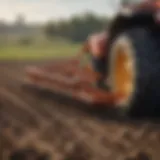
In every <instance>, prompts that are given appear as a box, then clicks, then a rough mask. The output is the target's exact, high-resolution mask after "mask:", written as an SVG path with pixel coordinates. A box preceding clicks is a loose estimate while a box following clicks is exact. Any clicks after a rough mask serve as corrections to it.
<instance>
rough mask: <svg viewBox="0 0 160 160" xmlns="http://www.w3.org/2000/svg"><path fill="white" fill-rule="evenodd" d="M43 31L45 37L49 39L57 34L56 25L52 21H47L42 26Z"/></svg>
mask: <svg viewBox="0 0 160 160" xmlns="http://www.w3.org/2000/svg"><path fill="white" fill-rule="evenodd" d="M44 32H45V35H46V37H47V38H48V39H49V40H52V39H53V37H54V36H55V35H56V34H57V29H56V25H55V24H54V23H53V22H49V23H48V24H47V25H46V26H45V27H44Z"/></svg>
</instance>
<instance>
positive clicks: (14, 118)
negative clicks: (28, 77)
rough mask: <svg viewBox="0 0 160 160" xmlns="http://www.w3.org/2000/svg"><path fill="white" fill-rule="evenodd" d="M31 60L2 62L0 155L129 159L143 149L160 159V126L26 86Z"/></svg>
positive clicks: (61, 159) (73, 159)
mask: <svg viewBox="0 0 160 160" xmlns="http://www.w3.org/2000/svg"><path fill="white" fill-rule="evenodd" d="M26 64H29V63H27V62H26V63H22V62H21V63H20V62H3V63H2V62H1V63H0V156H1V157H2V158H0V159H2V160H7V159H18V158H20V156H21V158H20V159H24V157H23V156H25V157H27V156H32V158H33V159H35V160H36V159H37V160H38V159H39V160H40V159H41V160H42V159H45V158H46V159H47V157H45V155H46V154H47V155H48V156H50V158H51V159H54V160H125V159H127V158H129V157H135V156H136V155H137V154H139V153H141V160H143V159H142V158H145V157H143V156H144V155H145V156H148V157H149V156H150V157H151V158H150V159H153V160H159V157H160V125H159V124H153V123H152V122H149V121H148V122H147V121H145V122H135V123H131V122H120V121H118V120H111V119H110V120H109V119H106V120H104V119H101V118H100V117H99V116H98V115H97V116H95V115H93V114H89V113H88V112H85V111H84V110H81V109H80V108H78V107H76V105H74V107H70V106H68V104H61V103H59V101H56V100H55V98H54V99H53V98H52V96H48V95H46V94H45V93H37V92H34V91H31V90H24V89H23V88H21V85H20V84H21V80H22V79H23V76H24V73H23V69H24V68H23V67H24V66H25V65H26ZM37 65H38V64H37ZM142 153H144V155H143V154H142ZM142 155H143V156H142ZM15 157H16V158H15ZM22 157H23V158H22ZM146 158H147V157H146ZM28 159H31V157H30V158H29V157H28Z"/></svg>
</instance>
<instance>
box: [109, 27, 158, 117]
mask: <svg viewBox="0 0 160 160" xmlns="http://www.w3.org/2000/svg"><path fill="white" fill-rule="evenodd" d="M121 42H123V43H121ZM121 44H123V47H128V49H129V50H130V52H128V53H127V54H128V55H129V54H130V55H129V56H132V58H133V63H132V64H133V66H132V67H133V69H134V80H133V79H132V82H134V83H132V84H133V86H132V92H131V93H130V99H129V98H128V99H127V97H126V101H124V102H125V103H122V104H118V103H117V107H118V108H120V109H121V110H123V113H124V112H125V114H127V116H131V117H137V118H138V117H142V116H143V117H144V116H145V117H148V116H149V117H150V116H154V117H155V116H157V117H159V116H160V36H159V34H154V33H153V31H151V30H149V29H148V30H147V29H145V28H132V29H129V30H127V31H125V32H123V33H122V34H120V35H118V36H117V38H116V39H115V40H114V42H113V43H112V46H111V48H110V49H111V50H110V70H109V71H110V77H111V82H112V84H111V91H113V92H116V91H115V90H116V89H115V87H114V82H115V79H114V76H115V75H114V74H115V72H114V69H115V65H116V64H114V63H115V62H113V60H114V59H115V57H116V56H117V55H118V52H117V53H116V49H115V48H116V47H117V46H119V45H121ZM131 54H132V55H131ZM123 73H124V72H123ZM120 76H121V77H120V80H123V75H120ZM124 77H125V76H124ZM124 83H125V79H124Z"/></svg>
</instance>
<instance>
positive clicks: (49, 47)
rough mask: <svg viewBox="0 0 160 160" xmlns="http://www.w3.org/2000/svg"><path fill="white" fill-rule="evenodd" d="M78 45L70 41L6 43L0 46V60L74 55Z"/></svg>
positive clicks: (38, 58)
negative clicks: (26, 43)
mask: <svg viewBox="0 0 160 160" xmlns="http://www.w3.org/2000/svg"><path fill="white" fill-rule="evenodd" d="M79 47H80V45H78V44H71V43H60V42H57V43H42V44H32V45H28V46H26V45H20V44H7V45H1V46H0V60H42V59H51V58H55V57H56V58H57V57H58V58H60V57H68V56H72V55H75V54H76V53H77V52H78V50H79Z"/></svg>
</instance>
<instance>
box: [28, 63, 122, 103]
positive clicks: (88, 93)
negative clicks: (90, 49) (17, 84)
mask: <svg viewBox="0 0 160 160" xmlns="http://www.w3.org/2000/svg"><path fill="white" fill-rule="evenodd" d="M26 73H27V84H31V85H34V86H36V87H38V88H44V89H47V90H50V91H53V92H55V93H58V94H63V95H66V96H70V97H72V98H73V99H76V100H79V101H82V102H85V103H88V104H93V105H97V106H100V105H103V106H104V105H107V106H108V105H109V106H112V105H113V104H114V103H115V101H117V100H118V99H119V98H120V95H115V94H113V93H109V92H107V91H104V90H101V89H97V88H94V87H93V86H92V85H91V83H92V82H94V80H95V79H94V78H95V76H94V73H93V72H92V71H90V70H89V69H86V68H83V69H82V68H79V65H78V62H76V61H74V60H68V61H67V60H66V61H63V62H55V63H54V62H53V64H51V65H48V66H41V67H36V66H33V67H27V68H26Z"/></svg>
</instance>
